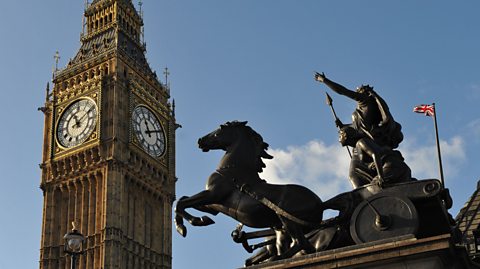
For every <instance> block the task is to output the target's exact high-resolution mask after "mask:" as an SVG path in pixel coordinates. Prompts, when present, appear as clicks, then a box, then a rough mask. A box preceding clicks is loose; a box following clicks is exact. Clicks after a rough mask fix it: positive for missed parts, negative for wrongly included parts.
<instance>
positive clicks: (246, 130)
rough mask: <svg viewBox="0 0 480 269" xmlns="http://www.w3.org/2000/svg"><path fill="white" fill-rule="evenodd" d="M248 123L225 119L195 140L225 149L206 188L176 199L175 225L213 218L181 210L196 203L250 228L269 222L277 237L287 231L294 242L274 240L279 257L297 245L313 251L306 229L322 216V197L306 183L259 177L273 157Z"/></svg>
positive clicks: (196, 206) (209, 221)
mask: <svg viewBox="0 0 480 269" xmlns="http://www.w3.org/2000/svg"><path fill="white" fill-rule="evenodd" d="M246 123H247V122H237V121H234V122H227V123H225V124H222V125H221V126H220V128H218V129H217V130H215V131H213V132H211V133H209V134H207V135H205V136H204V137H202V138H200V139H199V140H198V145H199V147H200V148H201V149H202V150H203V151H204V152H207V151H209V150H215V149H221V150H224V151H225V155H224V156H223V157H222V159H221V161H220V164H219V165H218V168H217V170H215V172H213V173H212V174H211V175H210V177H209V178H208V180H207V183H206V189H205V190H204V191H201V192H199V193H197V194H195V195H193V196H190V197H187V196H184V197H181V198H180V199H179V200H178V202H177V205H176V208H175V213H176V216H175V224H176V228H177V231H178V232H179V233H180V234H181V235H182V236H184V237H185V236H186V234H187V228H186V227H185V225H184V224H183V219H186V220H187V221H188V222H189V223H191V224H192V225H194V226H206V225H210V224H213V223H214V221H213V220H212V219H210V218H209V217H208V216H203V217H195V216H193V215H191V214H189V213H188V212H186V211H185V209H186V208H194V209H197V210H200V211H203V212H207V213H210V214H213V215H217V214H218V213H223V214H225V215H227V216H230V217H232V218H234V219H235V220H237V221H239V222H241V223H243V224H245V225H247V226H250V227H252V228H272V229H274V230H275V231H276V233H277V241H279V238H285V237H289V239H290V240H291V241H290V240H288V242H293V244H291V245H290V244H289V245H288V246H284V245H285V244H284V245H283V246H281V244H282V243H281V242H278V243H277V254H278V256H277V258H286V257H290V256H292V255H294V254H295V253H296V252H298V251H300V250H304V251H306V252H307V253H312V252H314V251H315V250H314V248H313V246H312V245H311V244H310V242H309V241H308V240H306V239H305V233H306V232H308V231H310V230H312V229H313V228H315V227H314V226H316V225H318V224H320V223H321V221H322V216H323V206H322V201H321V199H320V198H319V197H318V196H317V195H316V194H315V193H313V192H312V191H310V190H309V189H307V188H306V187H303V186H299V185H274V184H269V183H267V182H266V181H265V180H263V179H261V178H260V177H259V175H258V173H260V172H262V170H263V168H264V167H265V164H264V163H263V161H262V158H267V159H271V158H273V157H272V156H270V155H269V154H268V153H267V152H266V150H267V148H268V144H267V143H265V142H263V139H262V137H261V136H260V135H259V134H258V133H256V132H255V131H254V130H253V129H252V128H250V127H249V126H247V125H246ZM283 242H286V241H283Z"/></svg>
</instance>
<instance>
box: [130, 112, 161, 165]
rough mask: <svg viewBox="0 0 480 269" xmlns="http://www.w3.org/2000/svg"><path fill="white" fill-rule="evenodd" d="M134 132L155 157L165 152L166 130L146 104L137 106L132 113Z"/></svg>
mask: <svg viewBox="0 0 480 269" xmlns="http://www.w3.org/2000/svg"><path fill="white" fill-rule="evenodd" d="M132 126H133V132H134V133H135V136H136V137H137V139H138V142H139V143H140V145H141V146H142V148H143V149H144V150H145V151H146V152H147V153H148V154H150V155H151V156H153V157H160V156H161V155H162V154H163V153H164V152H165V132H164V131H163V128H162V125H161V124H160V121H159V120H158V118H157V117H156V116H155V114H153V112H152V111H151V110H149V109H148V108H146V107H144V106H137V107H136V108H135V109H134V110H133V114H132Z"/></svg>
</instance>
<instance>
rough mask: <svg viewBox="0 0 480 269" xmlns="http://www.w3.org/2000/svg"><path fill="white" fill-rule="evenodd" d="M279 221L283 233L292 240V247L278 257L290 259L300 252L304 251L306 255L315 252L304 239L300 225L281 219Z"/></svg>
mask: <svg viewBox="0 0 480 269" xmlns="http://www.w3.org/2000/svg"><path fill="white" fill-rule="evenodd" d="M280 219H281V221H282V223H283V229H285V232H286V233H287V234H288V235H289V236H290V237H291V239H292V240H293V245H292V246H291V247H290V248H289V249H288V250H287V251H285V252H284V253H282V254H281V255H280V256H281V258H289V257H292V256H293V255H295V254H296V253H297V252H299V251H301V250H304V251H305V252H306V253H307V254H310V253H314V252H315V247H313V245H312V244H311V243H310V241H308V240H307V238H305V234H304V233H303V230H302V227H301V226H300V225H298V224H296V223H294V222H292V221H290V220H288V219H285V218H282V217H281V218H280Z"/></svg>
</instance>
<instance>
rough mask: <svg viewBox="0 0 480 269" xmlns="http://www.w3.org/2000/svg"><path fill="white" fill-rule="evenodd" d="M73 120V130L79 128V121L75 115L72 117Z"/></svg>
mask: <svg viewBox="0 0 480 269" xmlns="http://www.w3.org/2000/svg"><path fill="white" fill-rule="evenodd" d="M73 118H74V120H75V125H73V127H74V128H78V127H80V120H79V119H78V117H77V115H73Z"/></svg>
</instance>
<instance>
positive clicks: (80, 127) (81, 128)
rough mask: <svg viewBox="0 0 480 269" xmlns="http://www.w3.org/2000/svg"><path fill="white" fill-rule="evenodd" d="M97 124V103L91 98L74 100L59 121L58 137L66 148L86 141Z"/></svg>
mask: <svg viewBox="0 0 480 269" xmlns="http://www.w3.org/2000/svg"><path fill="white" fill-rule="evenodd" d="M96 125H97V105H96V104H95V102H94V101H92V100H90V99H81V100H78V101H75V102H73V103H72V104H71V105H70V106H68V107H67V109H65V111H64V112H63V113H62V116H61V117H60V120H59V121H58V125H57V139H58V142H59V143H60V145H62V146H63V147H66V148H71V147H74V146H78V145H80V144H82V143H83V142H85V141H86V140H87V139H88V138H89V137H90V135H91V134H92V132H93V130H94V129H95V126H96Z"/></svg>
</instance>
